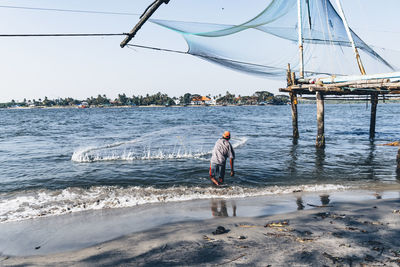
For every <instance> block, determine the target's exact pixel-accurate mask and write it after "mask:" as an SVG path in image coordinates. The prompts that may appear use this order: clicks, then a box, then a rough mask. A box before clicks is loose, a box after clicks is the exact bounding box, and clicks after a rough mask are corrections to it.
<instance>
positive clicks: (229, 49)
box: [151, 0, 397, 78]
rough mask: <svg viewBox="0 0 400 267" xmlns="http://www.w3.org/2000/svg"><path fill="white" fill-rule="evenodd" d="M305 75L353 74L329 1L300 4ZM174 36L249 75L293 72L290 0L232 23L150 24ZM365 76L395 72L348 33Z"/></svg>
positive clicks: (295, 51)
mask: <svg viewBox="0 0 400 267" xmlns="http://www.w3.org/2000/svg"><path fill="white" fill-rule="evenodd" d="M302 1H303V3H302V6H303V10H302V24H303V38H304V63H305V74H306V76H313V75H320V74H329V75H350V74H359V73H360V71H359V68H358V65H357V63H356V60H355V56H354V53H353V49H352V47H351V43H350V41H349V38H348V36H347V34H346V29H345V26H344V23H343V21H342V19H341V17H340V16H339V15H338V13H337V12H336V10H335V8H334V6H333V5H332V4H331V2H330V1H329V0H302ZM151 21H152V22H153V23H156V24H158V25H161V26H163V27H166V28H168V29H171V30H174V31H176V32H178V33H180V34H181V35H182V36H183V37H184V39H185V41H186V42H187V44H188V53H189V54H192V55H194V56H197V57H200V58H202V59H205V60H208V61H211V62H214V63H217V64H220V65H223V66H225V67H229V68H232V69H236V70H239V71H243V72H248V73H252V74H257V75H262V76H267V77H278V78H281V77H282V76H285V75H286V66H287V64H288V63H290V64H291V66H292V70H295V71H298V70H299V48H298V15H297V1H296V0H272V1H271V2H270V3H269V5H268V6H267V7H266V8H265V9H264V10H263V11H262V12H261V13H259V14H258V15H257V16H255V17H254V18H252V19H250V20H248V21H246V22H244V23H240V24H239V23H238V24H237V25H225V24H211V23H196V22H183V21H172V20H158V19H153V20H151ZM351 34H352V36H353V39H354V42H355V45H356V47H357V48H359V50H360V55H361V58H362V60H363V63H364V66H365V69H366V70H367V72H369V73H377V72H390V71H394V70H396V69H397V68H396V67H395V66H394V65H393V64H391V63H389V62H388V61H387V60H386V59H384V58H383V57H382V56H381V55H380V54H381V53H380V52H379V51H377V50H376V49H373V48H372V47H371V46H369V45H368V44H366V43H365V42H364V41H363V40H362V39H361V38H360V37H359V36H358V35H357V34H356V33H355V32H354V31H351Z"/></svg>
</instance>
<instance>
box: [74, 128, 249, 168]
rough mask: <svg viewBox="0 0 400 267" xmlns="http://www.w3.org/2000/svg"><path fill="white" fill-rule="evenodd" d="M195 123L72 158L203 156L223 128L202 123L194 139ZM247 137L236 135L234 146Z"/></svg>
mask: <svg viewBox="0 0 400 267" xmlns="http://www.w3.org/2000/svg"><path fill="white" fill-rule="evenodd" d="M192 132H193V126H178V127H172V128H168V129H164V130H160V131H155V132H152V133H149V134H146V135H143V136H141V137H138V138H135V139H133V140H129V141H124V142H116V143H112V144H105V145H99V146H90V147H84V148H79V149H77V150H76V151H75V152H74V153H73V154H72V157H71V160H72V161H74V162H80V163H84V162H85V163H87V162H96V161H116V160H127V161H129V160H168V159H185V158H195V159H201V158H204V157H205V156H207V155H210V154H211V152H212V147H213V145H214V143H215V141H216V140H215V136H219V133H220V132H221V130H216V129H215V127H214V126H210V125H201V126H199V127H198V131H197V132H196V138H192V136H191V135H192ZM247 140H248V139H247V138H246V137H234V138H232V140H231V143H232V146H233V147H234V148H238V147H240V146H242V145H244V144H245V143H246V142H247Z"/></svg>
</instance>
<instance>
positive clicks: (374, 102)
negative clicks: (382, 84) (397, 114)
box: [369, 94, 378, 142]
mask: <svg viewBox="0 0 400 267" xmlns="http://www.w3.org/2000/svg"><path fill="white" fill-rule="evenodd" d="M377 106H378V94H372V95H371V123H370V126H369V140H370V141H371V142H372V141H374V139H375V125H376V108H377Z"/></svg>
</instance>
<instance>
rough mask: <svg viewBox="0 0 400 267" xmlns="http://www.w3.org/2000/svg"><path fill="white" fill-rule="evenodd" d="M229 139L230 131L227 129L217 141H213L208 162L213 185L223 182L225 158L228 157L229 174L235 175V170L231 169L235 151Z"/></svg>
mask: <svg viewBox="0 0 400 267" xmlns="http://www.w3.org/2000/svg"><path fill="white" fill-rule="evenodd" d="M229 139H231V133H230V132H228V131H226V132H224V134H223V135H222V138H220V139H218V141H217V142H216V143H215V146H214V149H213V151H212V156H211V162H210V179H211V181H212V182H213V183H214V184H215V185H221V184H223V183H224V177H225V165H226V159H227V158H229V163H230V165H231V176H234V175H235V171H234V169H233V161H234V159H235V151H234V150H233V147H232V145H231V143H229ZM217 179H218V180H217Z"/></svg>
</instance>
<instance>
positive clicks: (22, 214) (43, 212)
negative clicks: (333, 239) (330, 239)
mask: <svg viewBox="0 0 400 267" xmlns="http://www.w3.org/2000/svg"><path fill="white" fill-rule="evenodd" d="M345 189H349V187H345V186H341V185H332V184H325V185H301V186H270V187H264V188H248V187H241V186H231V187H224V188H217V187H187V186H177V187H169V188H155V187H151V186H150V187H139V186H131V187H117V186H93V187H90V188H88V189H83V188H77V187H71V188H66V189H62V190H61V189H60V190H46V189H41V190H32V191H24V192H18V193H16V192H14V193H8V194H7V193H5V194H1V195H0V222H10V221H20V220H26V219H32V218H38V217H46V216H55V215H62V214H68V213H73V212H80V211H85V210H101V209H110V208H127V207H134V206H137V205H143V204H151V203H166V202H177V201H188V200H195V199H212V198H225V199H229V198H244V197H254V196H263V195H276V194H288V193H293V192H299V191H301V192H321V191H336V190H345Z"/></svg>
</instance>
